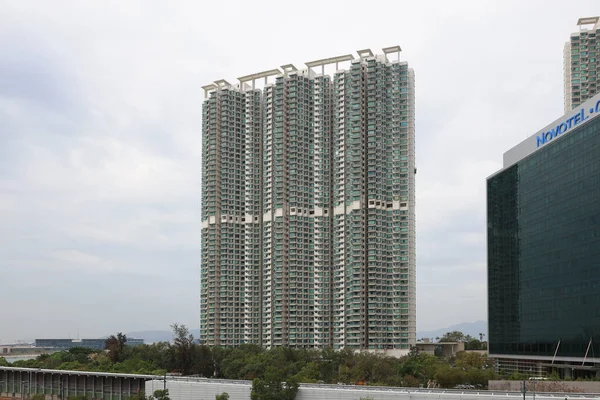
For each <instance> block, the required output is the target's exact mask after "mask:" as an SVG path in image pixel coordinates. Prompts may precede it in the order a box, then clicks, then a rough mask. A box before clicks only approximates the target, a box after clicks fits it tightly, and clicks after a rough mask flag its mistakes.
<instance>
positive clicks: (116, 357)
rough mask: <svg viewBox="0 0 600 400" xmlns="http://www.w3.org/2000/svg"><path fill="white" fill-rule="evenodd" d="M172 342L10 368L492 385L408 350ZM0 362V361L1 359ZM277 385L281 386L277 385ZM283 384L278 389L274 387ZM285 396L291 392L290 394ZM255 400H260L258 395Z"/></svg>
mask: <svg viewBox="0 0 600 400" xmlns="http://www.w3.org/2000/svg"><path fill="white" fill-rule="evenodd" d="M172 328H173V336H174V339H173V341H172V343H166V342H164V343H155V344H151V345H142V346H136V347H133V346H126V345H125V344H126V342H127V338H126V336H125V335H122V334H117V335H114V336H111V337H109V338H108V339H107V341H106V351H95V350H91V349H84V348H74V349H70V350H68V351H61V352H58V353H54V354H45V355H41V356H39V357H37V358H36V359H34V360H23V361H17V362H15V363H13V364H12V365H13V366H16V367H29V368H48V369H63V370H87V371H102V372H118V373H137V374H155V375H162V374H164V373H166V372H176V373H181V374H182V375H196V376H204V377H214V378H226V379H247V380H255V379H257V380H258V381H256V383H255V386H256V388H255V391H256V392H257V393H261V390H262V391H264V390H266V389H269V390H270V389H273V388H275V389H277V390H279V391H281V392H282V393H288V392H289V391H288V392H286V390H288V389H289V390H291V391H293V388H294V386H295V385H297V384H298V383H344V384H356V383H362V382H367V384H369V385H381V386H419V385H425V386H426V385H427V384H428V382H430V381H433V380H435V381H437V382H438V384H439V385H441V386H442V387H454V386H455V385H458V384H471V385H482V386H485V385H487V381H488V379H494V378H496V376H495V374H494V372H493V368H492V366H491V364H490V362H489V360H488V359H487V357H486V356H484V355H481V354H475V353H468V352H464V353H459V354H458V355H457V356H456V357H453V358H452V359H442V358H438V357H435V356H432V355H429V354H420V353H418V352H417V351H415V350H413V351H412V352H411V353H410V354H409V355H407V356H405V357H402V358H393V357H385V356H382V355H376V354H371V353H367V352H363V353H355V352H354V351H351V350H348V349H345V350H340V351H334V350H332V349H323V350H311V349H290V348H273V349H270V350H265V349H262V348H261V347H258V346H254V345H243V346H240V347H237V348H227V349H224V348H210V347H207V346H203V345H199V344H195V343H194V338H193V336H192V335H191V334H190V333H189V331H188V329H187V327H185V326H184V325H178V324H174V325H173V326H172ZM0 362H1V359H0ZM282 382H286V383H285V384H283V383H282ZM277 385H284V386H277ZM289 393H291V392H289ZM257 396H259V398H264V396H260V395H257Z"/></svg>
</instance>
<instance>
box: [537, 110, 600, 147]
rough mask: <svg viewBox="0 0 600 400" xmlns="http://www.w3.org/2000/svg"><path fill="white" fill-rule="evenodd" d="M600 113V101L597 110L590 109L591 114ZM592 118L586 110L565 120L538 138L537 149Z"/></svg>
mask: <svg viewBox="0 0 600 400" xmlns="http://www.w3.org/2000/svg"><path fill="white" fill-rule="evenodd" d="M594 112H596V113H598V112H600V100H599V101H598V102H597V103H596V108H595V109H594V108H590V110H589V113H590V114H593V113H594ZM589 117H590V116H589V115H587V114H586V113H585V109H583V108H582V109H581V110H579V112H578V113H577V114H575V115H573V116H572V117H571V118H569V119H566V120H564V121H563V122H561V123H559V124H558V125H556V127H554V128H552V129H550V130H549V131H546V132H542V133H540V134H539V135H538V136H537V138H536V147H540V146H543V145H545V144H546V143H548V142H549V141H551V140H552V139H554V138H556V137H558V136H560V135H562V134H563V133H566V132H568V131H569V130H571V129H572V128H575V127H576V126H577V125H579V124H581V123H582V122H583V121H585V120H586V119H588V118H589Z"/></svg>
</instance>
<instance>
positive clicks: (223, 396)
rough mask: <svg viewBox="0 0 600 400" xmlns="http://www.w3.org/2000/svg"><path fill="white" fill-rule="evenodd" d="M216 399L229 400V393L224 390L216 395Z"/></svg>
mask: <svg viewBox="0 0 600 400" xmlns="http://www.w3.org/2000/svg"><path fill="white" fill-rule="evenodd" d="M215 400H229V393H227V392H223V393H221V394H218V395H216V396H215Z"/></svg>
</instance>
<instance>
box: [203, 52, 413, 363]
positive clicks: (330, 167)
mask: <svg viewBox="0 0 600 400" xmlns="http://www.w3.org/2000/svg"><path fill="white" fill-rule="evenodd" d="M399 55H400V47H399V46H394V47H389V48H385V49H383V54H381V55H374V54H373V53H372V52H371V51H370V50H362V51H359V52H358V57H355V56H353V55H351V54H348V55H343V56H339V57H332V58H328V59H323V60H317V61H312V62H308V63H306V67H307V68H306V69H304V70H298V69H297V68H296V67H294V66H293V65H285V66H282V67H281V68H280V69H273V70H269V71H265V72H261V73H257V74H252V75H248V76H244V77H241V78H239V83H238V84H235V85H232V84H230V83H228V82H226V81H224V80H220V81H216V82H214V83H212V84H210V85H207V86H204V90H205V96H206V99H205V101H204V107H203V126H202V127H203V132H202V135H203V160H202V265H201V268H202V288H201V338H202V340H203V341H204V342H205V343H206V344H209V345H215V346H237V345H240V344H242V343H254V344H259V345H262V346H265V347H273V346H290V347H317V348H323V347H333V348H344V347H349V348H357V349H358V348H360V349H379V350H398V351H400V352H401V351H408V349H409V348H410V346H411V345H414V344H415V336H416V295H415V289H416V285H415V174H416V168H415V134H414V132H415V131H414V129H415V127H414V125H415V124H414V120H415V97H414V74H413V71H412V70H411V69H410V68H408V64H407V63H406V62H401V61H399ZM396 56H397V57H396ZM388 57H389V58H388ZM391 58H394V60H392V59H391ZM395 58H397V59H395ZM333 68H335V69H333ZM326 69H327V70H329V69H332V73H331V75H328V74H326V73H325V71H326ZM259 86H260V87H259Z"/></svg>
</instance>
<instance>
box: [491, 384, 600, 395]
mask: <svg viewBox="0 0 600 400" xmlns="http://www.w3.org/2000/svg"><path fill="white" fill-rule="evenodd" d="M526 388H527V391H528V392H533V389H534V385H533V382H532V381H527V382H526ZM488 389H489V390H498V391H509V392H518V391H521V390H522V389H523V381H489V382H488ZM535 391H536V392H571V393H600V381H599V382H595V381H592V382H585V381H582V382H580V381H536V382H535Z"/></svg>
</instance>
